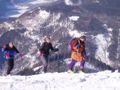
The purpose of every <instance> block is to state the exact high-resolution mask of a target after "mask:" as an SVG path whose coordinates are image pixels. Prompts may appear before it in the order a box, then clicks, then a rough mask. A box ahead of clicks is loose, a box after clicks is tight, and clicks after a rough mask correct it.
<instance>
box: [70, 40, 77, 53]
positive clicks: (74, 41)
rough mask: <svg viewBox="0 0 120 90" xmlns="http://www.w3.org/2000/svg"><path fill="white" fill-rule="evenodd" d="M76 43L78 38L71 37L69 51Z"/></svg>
mask: <svg viewBox="0 0 120 90" xmlns="http://www.w3.org/2000/svg"><path fill="white" fill-rule="evenodd" d="M77 43H78V38H73V39H72V40H71V41H70V48H71V51H74V46H75V45H77Z"/></svg>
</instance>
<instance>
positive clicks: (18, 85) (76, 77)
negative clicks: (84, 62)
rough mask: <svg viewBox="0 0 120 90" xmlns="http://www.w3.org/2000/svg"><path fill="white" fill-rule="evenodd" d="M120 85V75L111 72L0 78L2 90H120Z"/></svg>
mask: <svg viewBox="0 0 120 90" xmlns="http://www.w3.org/2000/svg"><path fill="white" fill-rule="evenodd" d="M108 82H109V83H108ZM119 85H120V73H118V72H114V73H112V72H111V71H103V72H98V73H93V74H68V73H46V74H40V75H34V76H6V77H4V76H3V77H0V86H1V87H0V88H1V90H20V89H21V90H120V87H119ZM93 87H94V88H93Z"/></svg>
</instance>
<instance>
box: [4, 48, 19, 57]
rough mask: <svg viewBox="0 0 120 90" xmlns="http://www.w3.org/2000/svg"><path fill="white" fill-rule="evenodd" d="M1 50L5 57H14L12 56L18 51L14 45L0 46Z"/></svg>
mask: <svg viewBox="0 0 120 90" xmlns="http://www.w3.org/2000/svg"><path fill="white" fill-rule="evenodd" d="M2 51H3V52H4V55H5V58H6V59H14V56H15V55H16V54H17V53H19V51H18V50H17V49H16V48H15V47H13V48H10V47H9V46H7V47H6V48H2Z"/></svg>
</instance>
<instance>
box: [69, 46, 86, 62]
mask: <svg viewBox="0 0 120 90" xmlns="http://www.w3.org/2000/svg"><path fill="white" fill-rule="evenodd" d="M81 50H82V49H81V48H80V49H77V48H76V47H74V50H73V51H72V53H71V58H72V59H74V60H76V61H78V62H81V61H82V60H83V58H84V57H83V54H82V52H81Z"/></svg>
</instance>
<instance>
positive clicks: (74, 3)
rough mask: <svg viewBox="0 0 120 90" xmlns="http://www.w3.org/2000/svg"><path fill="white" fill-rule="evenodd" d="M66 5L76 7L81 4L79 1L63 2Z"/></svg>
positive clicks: (69, 0)
mask: <svg viewBox="0 0 120 90" xmlns="http://www.w3.org/2000/svg"><path fill="white" fill-rule="evenodd" d="M64 2H65V4H66V5H70V6H78V5H81V4H82V1H81V0H64Z"/></svg>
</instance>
